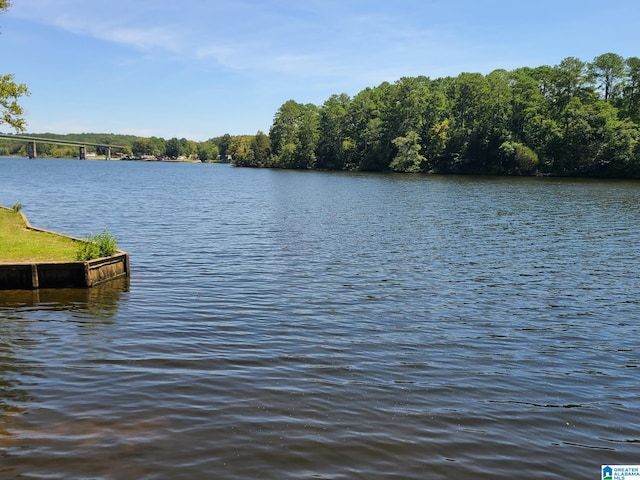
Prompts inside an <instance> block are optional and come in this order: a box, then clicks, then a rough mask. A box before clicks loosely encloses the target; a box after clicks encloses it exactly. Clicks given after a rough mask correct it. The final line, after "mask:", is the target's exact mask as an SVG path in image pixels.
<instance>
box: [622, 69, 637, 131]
mask: <svg viewBox="0 0 640 480" xmlns="http://www.w3.org/2000/svg"><path fill="white" fill-rule="evenodd" d="M625 65H626V71H627V81H626V82H625V84H624V86H623V89H622V98H621V99H620V101H619V103H618V105H619V108H620V110H621V111H622V113H623V115H624V116H626V117H628V118H630V119H631V120H632V121H634V122H635V123H640V58H638V57H629V58H627V59H626V60H625Z"/></svg>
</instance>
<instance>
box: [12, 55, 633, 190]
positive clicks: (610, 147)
mask: <svg viewBox="0 0 640 480" xmlns="http://www.w3.org/2000/svg"><path fill="white" fill-rule="evenodd" d="M45 135H46V136H52V137H62V138H66V139H68V140H77V141H87V142H92V143H105V144H118V145H124V146H126V147H127V150H126V151H125V152H124V155H125V157H130V158H157V159H177V158H192V159H197V160H201V161H205V162H206V161H221V160H222V161H227V160H230V161H231V162H232V163H233V164H234V165H236V166H244V167H267V168H289V169H320V170H354V171H376V172H412V173H454V174H456V173H457V174H492V175H557V176H581V177H618V178H640V58H637V57H630V58H626V59H625V58H623V57H621V56H619V55H617V54H615V53H605V54H602V55H599V56H597V57H595V58H594V59H593V61H592V62H585V61H582V60H580V59H578V58H575V57H568V58H565V59H564V60H562V61H561V62H560V63H559V64H558V65H555V66H540V67H535V68H532V67H522V68H518V69H515V70H512V71H507V70H495V71H493V72H491V73H489V74H486V75H484V74H481V73H461V74H459V75H458V76H456V77H444V78H436V79H431V78H429V77H425V76H418V77H403V78H401V79H399V80H397V81H396V82H394V83H389V82H383V83H382V84H380V85H378V86H376V87H368V88H365V89H364V90H362V91H360V92H359V93H357V94H356V95H354V96H353V97H351V96H349V95H347V94H344V93H343V94H335V95H331V96H330V98H328V99H327V100H326V101H325V102H324V103H323V104H322V105H314V104H310V103H307V104H303V103H299V102H297V101H295V100H289V101H287V102H285V103H284V104H283V105H282V106H281V107H280V108H279V109H278V110H277V112H276V113H275V115H274V119H273V123H272V125H271V127H270V129H269V132H268V134H265V133H263V132H261V131H258V132H257V133H256V134H255V135H229V134H226V135H223V136H220V137H214V138H211V139H209V140H207V141H205V142H194V141H190V140H187V139H184V138H182V139H178V138H171V139H169V140H165V139H162V138H157V137H151V138H140V137H135V136H127V135H105V134H77V135H64V136H54V135H50V134H39V136H45ZM24 149H25V146H24V144H20V143H19V142H12V141H11V140H5V141H0V155H20V154H25V153H26V152H24V151H23V150H24ZM98 149H99V147H98ZM96 153H97V154H100V152H99V150H98V151H97V152H96ZM38 154H39V156H55V157H73V156H76V155H77V151H76V149H75V148H74V147H65V146H55V145H49V146H46V145H45V144H42V146H41V145H38Z"/></svg>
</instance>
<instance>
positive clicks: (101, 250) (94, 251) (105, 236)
mask: <svg viewBox="0 0 640 480" xmlns="http://www.w3.org/2000/svg"><path fill="white" fill-rule="evenodd" d="M117 250H118V245H117V239H116V237H114V236H113V235H111V234H110V233H109V232H108V231H107V229H106V228H105V229H104V230H103V231H102V232H101V233H99V234H97V235H95V236H93V235H91V234H90V233H88V234H87V235H86V236H85V237H84V239H83V240H82V242H80V243H79V245H78V250H77V252H76V259H77V260H79V261H82V262H84V261H86V260H93V259H95V258H102V257H110V256H111V255H113V254H114V253H116V251H117Z"/></svg>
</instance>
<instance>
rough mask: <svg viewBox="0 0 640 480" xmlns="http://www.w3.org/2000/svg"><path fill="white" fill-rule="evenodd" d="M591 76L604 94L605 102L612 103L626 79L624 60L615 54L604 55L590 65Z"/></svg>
mask: <svg viewBox="0 0 640 480" xmlns="http://www.w3.org/2000/svg"><path fill="white" fill-rule="evenodd" d="M588 70H589V75H590V77H591V79H592V80H593V81H594V82H595V83H596V87H597V89H598V90H599V91H600V92H602V98H603V99H604V101H605V102H608V101H610V100H611V99H612V98H613V97H615V96H617V94H618V93H619V91H618V90H619V89H618V87H619V86H620V85H621V83H622V82H623V80H624V77H625V62H624V58H622V57H621V56H620V55H617V54H615V53H603V54H602V55H598V56H597V57H596V58H594V59H593V62H592V63H590V64H589V65H588Z"/></svg>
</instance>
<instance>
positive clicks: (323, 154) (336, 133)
mask: <svg viewBox="0 0 640 480" xmlns="http://www.w3.org/2000/svg"><path fill="white" fill-rule="evenodd" d="M350 103H351V98H349V96H348V95H347V94H346V93H343V94H341V95H332V96H331V97H330V98H329V99H328V100H326V101H325V102H324V104H323V105H322V107H321V108H320V118H319V136H318V144H317V151H316V158H317V161H316V167H317V168H320V169H327V170H343V169H344V168H345V167H346V165H348V163H349V154H350V152H351V148H350V145H351V143H350V142H349V141H348V138H347V125H346V122H347V119H348V111H349V104H350Z"/></svg>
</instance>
